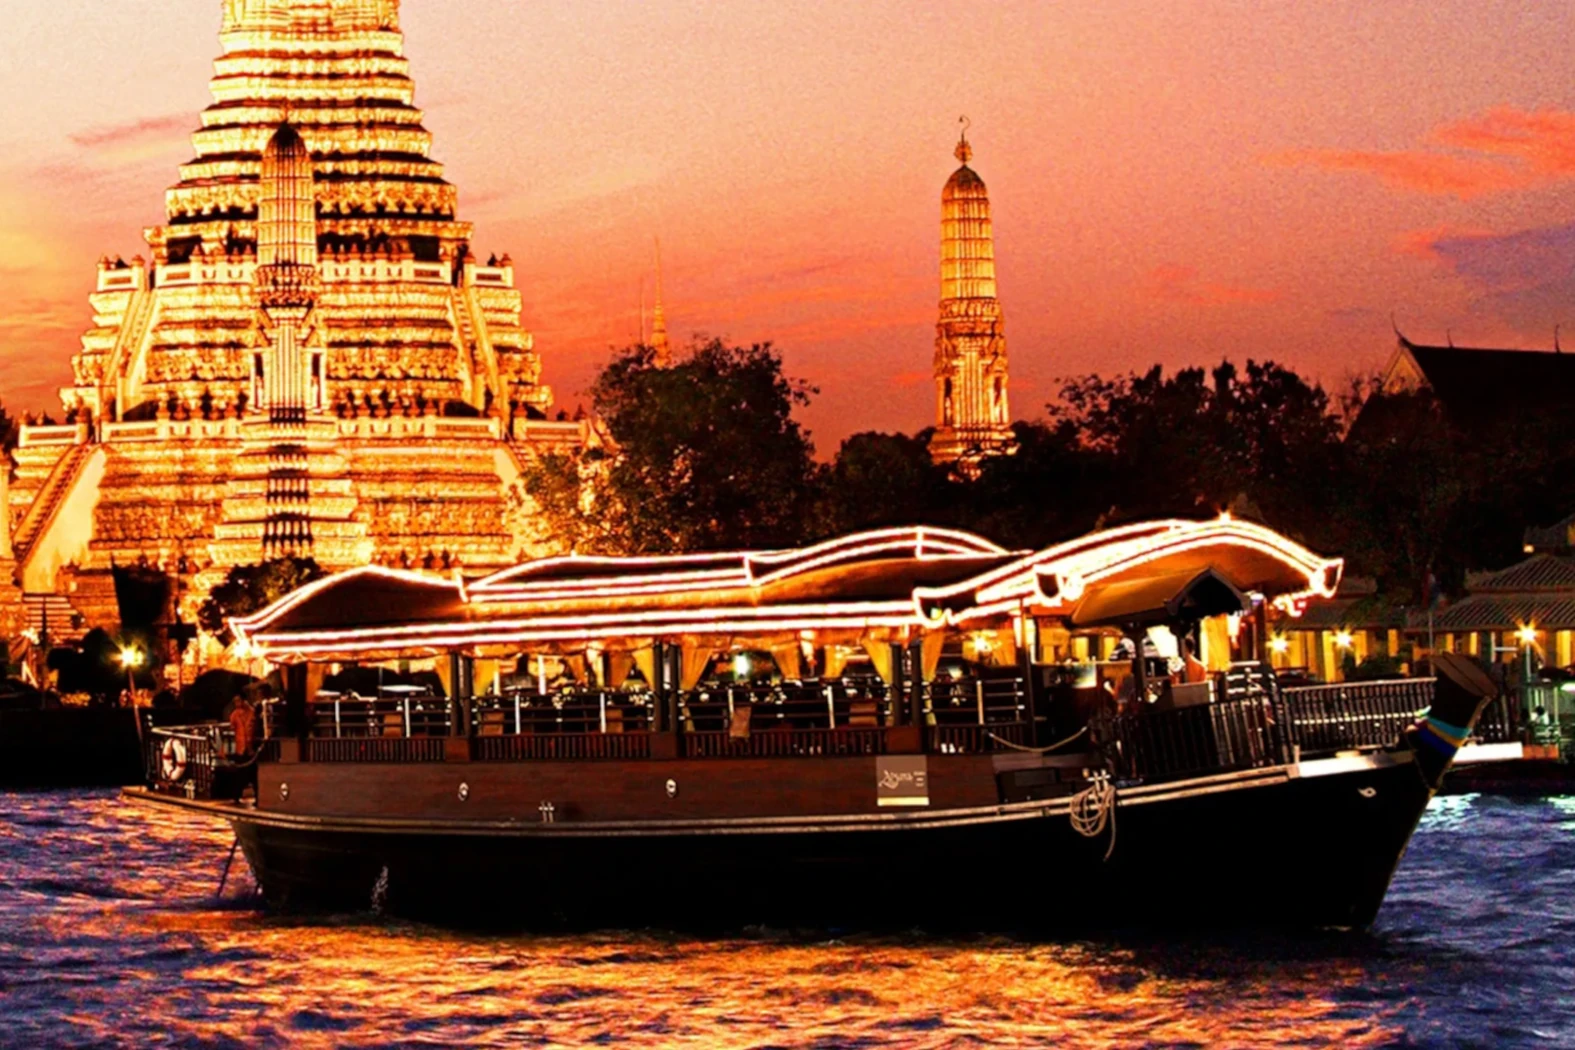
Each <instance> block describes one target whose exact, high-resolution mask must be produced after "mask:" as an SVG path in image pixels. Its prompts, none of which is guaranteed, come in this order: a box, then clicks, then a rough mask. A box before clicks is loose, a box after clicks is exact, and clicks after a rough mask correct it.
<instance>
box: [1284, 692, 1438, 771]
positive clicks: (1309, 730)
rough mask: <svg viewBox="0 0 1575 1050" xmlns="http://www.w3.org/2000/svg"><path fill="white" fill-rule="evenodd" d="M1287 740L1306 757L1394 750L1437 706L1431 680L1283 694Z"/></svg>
mask: <svg viewBox="0 0 1575 1050" xmlns="http://www.w3.org/2000/svg"><path fill="white" fill-rule="evenodd" d="M1280 696H1281V703H1282V705H1283V710H1284V711H1285V716H1286V728H1287V733H1288V739H1289V742H1290V743H1292V744H1295V745H1296V746H1297V747H1299V748H1301V752H1302V754H1304V755H1306V754H1318V753H1327V752H1331V751H1353V750H1373V749H1378V748H1385V747H1393V746H1394V745H1395V743H1397V742H1398V741H1399V739H1400V735H1401V734H1402V733H1404V732H1405V730H1406V728H1407V727H1408V726H1410V725H1412V724H1413V723H1414V722H1416V720H1417V719H1418V718H1420V717H1421V716H1422V715H1424V714H1426V713H1427V709H1428V708H1429V707H1430V706H1432V703H1433V679H1431V678H1405V679H1397V680H1394V681H1387V682H1347V683H1343V684H1339V685H1313V686H1300V687H1297V688H1294V689H1286V690H1283V691H1282V692H1281V694H1280Z"/></svg>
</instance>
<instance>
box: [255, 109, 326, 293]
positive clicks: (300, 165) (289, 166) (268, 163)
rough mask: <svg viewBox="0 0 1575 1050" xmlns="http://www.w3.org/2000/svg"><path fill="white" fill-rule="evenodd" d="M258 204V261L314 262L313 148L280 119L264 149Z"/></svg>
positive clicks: (307, 264)
mask: <svg viewBox="0 0 1575 1050" xmlns="http://www.w3.org/2000/svg"><path fill="white" fill-rule="evenodd" d="M260 181H261V184H262V194H261V197H260V198H259V201H258V205H257V265H258V267H259V270H265V269H267V268H269V267H311V268H314V269H315V268H316V266H317V197H316V191H315V190H314V188H313V180H312V154H311V152H310V151H309V150H308V149H307V148H306V140H304V139H302V138H301V133H300V132H298V131H296V130H295V129H294V128H293V127H291V126H290V125H289V124H281V125H279V130H278V131H276V132H274V135H273V138H271V139H269V140H268V147H267V148H266V149H265V150H263V155H262V167H261V173H260Z"/></svg>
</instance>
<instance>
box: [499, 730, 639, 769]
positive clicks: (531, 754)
mask: <svg viewBox="0 0 1575 1050" xmlns="http://www.w3.org/2000/svg"><path fill="white" fill-rule="evenodd" d="M471 747H472V754H473V755H474V756H475V758H476V760H477V761H479V762H518V761H522V760H529V761H539V760H553V759H558V760H573V761H585V760H592V759H630V758H650V757H651V734H650V733H646V732H639V733H602V732H594V733H550V734H549V733H526V734H522V735H519V736H478V737H476V738H475V740H474V741H472V744H471Z"/></svg>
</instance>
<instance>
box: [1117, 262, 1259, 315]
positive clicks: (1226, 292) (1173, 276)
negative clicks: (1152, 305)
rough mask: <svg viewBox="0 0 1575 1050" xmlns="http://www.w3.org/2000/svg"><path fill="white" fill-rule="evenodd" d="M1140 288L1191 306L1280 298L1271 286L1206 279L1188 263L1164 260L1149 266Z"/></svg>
mask: <svg viewBox="0 0 1575 1050" xmlns="http://www.w3.org/2000/svg"><path fill="white" fill-rule="evenodd" d="M1143 288H1144V292H1145V293H1146V294H1147V295H1148V296H1149V297H1150V298H1152V299H1158V300H1161V301H1163V302H1172V303H1187V304H1190V305H1193V306H1229V305H1232V304H1236V303H1271V302H1274V301H1275V300H1276V299H1279V298H1280V293H1279V292H1278V291H1276V290H1275V289H1273V288H1252V287H1249V286H1247V285H1239V284H1225V283H1222V282H1219V281H1207V280H1204V279H1203V278H1202V277H1201V276H1199V274H1198V271H1197V270H1195V269H1194V268H1192V267H1191V266H1182V265H1179V264H1176V263H1167V264H1165V265H1163V266H1156V267H1154V269H1152V270H1150V271H1149V272H1148V274H1147V276H1146V277H1145V278H1144V281H1143Z"/></svg>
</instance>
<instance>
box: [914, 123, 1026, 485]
mask: <svg viewBox="0 0 1575 1050" xmlns="http://www.w3.org/2000/svg"><path fill="white" fill-rule="evenodd" d="M956 156H957V159H958V160H959V161H960V162H961V163H962V167H960V168H958V169H957V171H956V172H955V173H954V174H953V175H952V177H951V178H950V179H949V180H948V181H947V183H946V188H945V189H944V190H943V191H942V192H941V308H940V322H939V324H938V325H937V326H936V338H935V435H934V437H933V438H931V440H930V454H931V455H932V456H933V457H934V459H935V461H936V462H937V463H945V464H951V465H953V466H955V467H956V469H958V470H960V471H962V472H964V473H973V472H975V471H977V469H978V465H979V462H980V461H981V460H982V459H984V458H985V457H987V456H995V455H1003V454H1008V453H1010V452H1012V451H1014V450H1015V448H1016V444H1015V440H1014V438H1013V436H1012V425H1011V419H1012V414H1011V409H1010V407H1009V405H1008V400H1007V395H1008V389H1007V387H1008V375H1007V358H1006V329H1005V325H1004V322H1003V320H1002V317H1001V303H1000V300H999V299H997V298H996V286H995V235H994V232H993V230H992V228H991V225H990V197H989V193H988V191H987V190H986V189H985V185H984V180H983V179H981V178H979V176H978V175H977V174H976V173H975V172H974V170H973V169H972V168H970V167H968V162H969V161H970V160H972V159H973V147H972V146H971V145H969V143H968V138H967V135H966V134H964V135H963V137H962V139H961V140H960V141H959V142H958V143H957V150H956Z"/></svg>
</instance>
